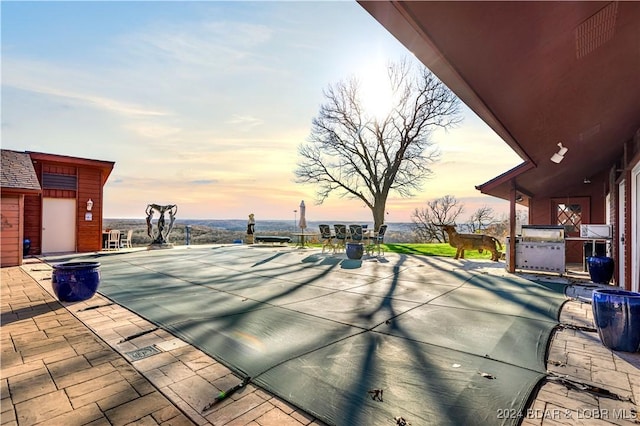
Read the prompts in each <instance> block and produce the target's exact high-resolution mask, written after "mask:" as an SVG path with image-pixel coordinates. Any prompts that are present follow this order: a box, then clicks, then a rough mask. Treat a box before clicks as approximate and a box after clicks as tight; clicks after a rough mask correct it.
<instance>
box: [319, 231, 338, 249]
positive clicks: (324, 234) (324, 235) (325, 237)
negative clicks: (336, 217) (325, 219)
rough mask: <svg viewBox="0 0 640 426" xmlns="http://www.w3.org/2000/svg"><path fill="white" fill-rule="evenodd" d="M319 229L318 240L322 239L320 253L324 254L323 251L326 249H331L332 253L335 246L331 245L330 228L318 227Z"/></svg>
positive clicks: (331, 235)
mask: <svg viewBox="0 0 640 426" xmlns="http://www.w3.org/2000/svg"><path fill="white" fill-rule="evenodd" d="M318 227H319V228H320V238H321V239H322V241H323V242H322V253H324V249H325V248H327V247H331V249H332V250H333V251H335V246H334V245H333V237H334V236H333V234H332V233H331V227H330V226H329V225H324V224H323V225H318Z"/></svg>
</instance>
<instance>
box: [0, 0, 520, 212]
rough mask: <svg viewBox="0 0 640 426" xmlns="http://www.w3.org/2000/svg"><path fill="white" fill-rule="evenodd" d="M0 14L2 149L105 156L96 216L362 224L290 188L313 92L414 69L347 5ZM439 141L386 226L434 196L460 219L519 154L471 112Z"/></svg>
mask: <svg viewBox="0 0 640 426" xmlns="http://www.w3.org/2000/svg"><path fill="white" fill-rule="evenodd" d="M1 8H2V148H4V149H13V150H18V151H38V152H46V153H53V154H60V155H69V156H76V157H83V158H91V159H98V160H107V161H114V162H115V163H116V164H115V167H114V170H113V172H112V174H111V176H110V177H109V180H108V181H107V184H106V185H105V187H104V196H105V206H104V216H105V217H107V218H142V217H144V211H145V207H146V205H147V204H149V203H157V204H177V205H178V207H179V213H178V215H179V217H181V218H184V219H187V218H189V219H242V218H246V217H247V215H248V214H249V213H251V212H253V213H255V215H256V219H257V220H259V219H260V218H264V219H290V218H292V217H293V216H294V213H293V211H294V210H296V209H298V206H299V204H300V201H301V200H305V204H306V205H307V209H306V211H307V219H308V220H350V221H356V220H359V221H371V213H370V211H369V210H368V209H366V208H364V206H363V205H362V203H361V202H358V201H354V200H347V199H340V198H337V197H330V198H329V199H328V200H326V201H325V202H324V204H322V205H316V204H315V203H314V194H315V188H314V187H313V186H308V185H300V184H296V183H295V182H294V179H295V177H294V170H295V168H296V163H297V160H298V157H297V148H298V146H299V144H300V143H302V142H304V141H305V140H306V139H307V137H308V136H309V132H310V129H311V121H312V119H313V117H314V116H316V115H317V113H318V111H319V107H320V105H321V104H322V103H323V102H324V98H323V95H322V91H323V89H326V88H327V87H328V86H329V85H330V84H334V83H336V82H338V81H340V80H345V79H347V78H349V77H351V76H356V77H359V78H365V77H366V75H367V74H368V73H370V72H371V70H372V69H376V67H377V68H379V67H384V66H386V64H387V61H389V60H392V61H399V60H402V59H403V58H408V59H410V60H415V58H413V56H412V55H411V54H410V52H408V51H407V49H406V48H404V47H403V46H402V45H401V44H400V43H399V42H397V41H396V40H395V38H394V37H393V36H391V35H390V34H389V33H388V32H387V30H385V29H384V28H383V27H382V26H381V25H380V24H379V23H378V22H377V21H375V20H374V19H373V18H372V17H371V16H370V15H369V14H368V13H367V12H366V11H365V10H364V9H362V8H361V7H360V6H359V5H358V4H357V3H355V2H350V1H349V2H347V1H339V2H290V1H273V2H245V1H235V2H215V1H199V2H165V1H160V2H153V1H140V2H90V1H87V2H73V1H71V2H11V1H3V2H2V3H1ZM462 111H463V113H464V117H465V118H464V122H463V124H462V125H461V126H459V127H458V128H456V129H451V130H449V131H448V132H444V131H437V132H435V133H434V135H433V140H434V141H435V142H436V143H437V144H438V146H439V149H440V152H441V154H442V155H441V160H440V162H439V163H437V164H436V165H435V166H434V167H433V171H434V172H435V173H434V176H433V177H432V178H431V179H429V180H428V181H427V182H426V183H425V185H424V186H423V188H422V190H421V191H420V192H418V193H416V195H415V196H414V197H413V198H399V197H395V196H392V197H390V198H389V200H388V203H387V210H388V216H387V221H388V222H408V221H410V220H411V213H412V212H413V211H414V209H415V208H423V207H424V206H425V205H426V202H427V201H428V200H431V199H434V198H438V197H441V196H443V195H446V194H452V195H455V196H456V197H457V198H458V199H460V200H461V201H462V202H463V203H464V204H465V206H466V208H465V212H466V213H467V214H470V213H472V212H473V211H474V210H475V209H477V208H479V207H481V206H483V205H488V206H491V207H493V208H494V210H495V211H496V212H497V213H500V214H501V213H506V211H507V209H508V204H507V203H506V202H504V201H501V200H497V199H495V198H492V197H489V196H485V195H482V194H480V192H479V191H477V190H476V189H475V185H478V184H481V183H484V182H486V181H487V180H489V179H491V178H493V177H495V176H497V175H499V174H501V173H503V172H504V171H506V170H508V169H510V168H512V167H513V166H515V165H517V164H519V163H520V162H521V160H520V159H519V157H518V156H517V155H516V154H515V153H513V152H512V151H511V149H510V148H509V147H508V146H507V145H506V144H505V143H504V142H502V141H501V139H500V138H499V137H498V136H497V135H495V133H494V132H493V131H492V130H491V129H489V127H488V126H487V125H485V124H484V123H483V122H482V121H481V120H480V119H479V118H477V117H476V116H475V115H474V114H473V113H472V112H471V111H470V110H469V109H468V108H466V107H463V109H462Z"/></svg>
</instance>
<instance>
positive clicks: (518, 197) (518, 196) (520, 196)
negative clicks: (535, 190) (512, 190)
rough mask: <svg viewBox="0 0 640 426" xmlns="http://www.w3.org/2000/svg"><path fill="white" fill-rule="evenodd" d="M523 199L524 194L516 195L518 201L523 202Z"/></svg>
mask: <svg viewBox="0 0 640 426" xmlns="http://www.w3.org/2000/svg"><path fill="white" fill-rule="evenodd" d="M522 200H523V198H522V194H518V195H516V203H519V202H521V201H522Z"/></svg>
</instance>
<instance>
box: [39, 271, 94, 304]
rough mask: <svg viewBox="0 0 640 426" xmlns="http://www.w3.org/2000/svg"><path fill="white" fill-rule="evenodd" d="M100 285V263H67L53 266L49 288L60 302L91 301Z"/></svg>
mask: <svg viewBox="0 0 640 426" xmlns="http://www.w3.org/2000/svg"><path fill="white" fill-rule="evenodd" d="M98 285H100V262H68V263H59V264H57V265H54V266H53V273H52V276H51V286H52V287H53V292H54V293H55V294H56V297H57V298H58V300H60V301H61V302H80V301H82V300H87V299H91V298H92V297H93V295H94V294H96V291H97V290H98Z"/></svg>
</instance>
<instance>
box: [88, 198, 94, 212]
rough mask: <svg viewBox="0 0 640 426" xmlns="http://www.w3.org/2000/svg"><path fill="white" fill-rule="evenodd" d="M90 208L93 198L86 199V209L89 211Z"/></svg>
mask: <svg viewBox="0 0 640 426" xmlns="http://www.w3.org/2000/svg"><path fill="white" fill-rule="evenodd" d="M92 208H93V200H92V199H91V198H89V199H88V200H87V211H88V212H90V211H91V209H92Z"/></svg>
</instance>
